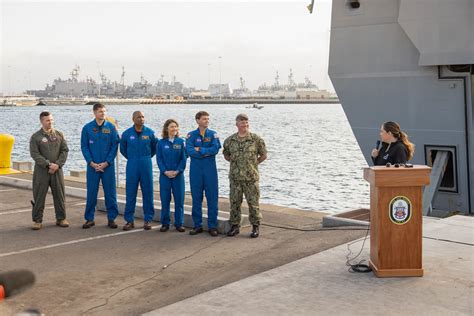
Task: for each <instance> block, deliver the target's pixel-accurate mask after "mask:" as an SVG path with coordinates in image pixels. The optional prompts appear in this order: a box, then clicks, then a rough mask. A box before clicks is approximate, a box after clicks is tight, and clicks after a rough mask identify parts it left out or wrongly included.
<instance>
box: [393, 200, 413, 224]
mask: <svg viewBox="0 0 474 316" xmlns="http://www.w3.org/2000/svg"><path fill="white" fill-rule="evenodd" d="M389 216H390V220H391V221H392V222H393V223H394V224H397V225H403V224H406V223H408V221H409V220H410V218H411V201H410V199H409V198H407V197H406V196H402V195H400V196H396V197H394V198H393V199H392V200H391V201H390V206H389Z"/></svg>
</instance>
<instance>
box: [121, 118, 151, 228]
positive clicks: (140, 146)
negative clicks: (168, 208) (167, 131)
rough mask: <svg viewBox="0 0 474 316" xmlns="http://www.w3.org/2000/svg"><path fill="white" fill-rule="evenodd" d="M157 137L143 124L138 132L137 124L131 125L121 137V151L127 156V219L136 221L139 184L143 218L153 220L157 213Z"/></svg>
mask: <svg viewBox="0 0 474 316" xmlns="http://www.w3.org/2000/svg"><path fill="white" fill-rule="evenodd" d="M156 144H157V139H156V137H155V132H154V131H153V130H152V129H150V128H148V127H146V126H143V129H142V131H141V132H140V133H137V131H136V130H135V126H132V127H130V128H129V129H127V130H126V131H125V132H123V134H122V138H121V139H120V152H121V153H122V155H123V156H124V157H125V158H127V170H126V177H127V180H126V186H125V192H126V196H127V198H126V203H125V214H124V218H125V221H127V222H128V223H130V222H133V221H134V213H135V206H136V203H137V190H138V184H140V189H141V191H142V200H143V219H144V220H145V222H151V221H152V219H153V216H154V215H155V209H154V208H153V164H152V160H151V158H152V157H153V156H154V155H155V153H156Z"/></svg>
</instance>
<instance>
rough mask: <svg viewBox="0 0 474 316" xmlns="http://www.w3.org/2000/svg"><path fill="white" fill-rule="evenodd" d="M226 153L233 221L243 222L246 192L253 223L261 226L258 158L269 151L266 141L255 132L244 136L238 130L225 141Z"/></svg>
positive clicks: (237, 223) (224, 152)
mask: <svg viewBox="0 0 474 316" xmlns="http://www.w3.org/2000/svg"><path fill="white" fill-rule="evenodd" d="M223 154H224V155H225V156H228V157H230V170H229V182H230V219H229V221H230V223H231V224H232V225H240V222H241V217H242V215H241V213H242V212H241V205H242V201H243V199H242V195H245V199H246V200H247V204H248V206H249V215H250V217H249V219H250V223H251V224H252V225H259V224H260V220H261V219H262V218H263V217H262V214H261V213H260V205H259V199H260V188H259V183H258V182H259V173H258V158H259V157H260V156H263V155H266V154H267V148H266V146H265V142H264V141H263V139H262V138H260V137H259V136H258V135H256V134H254V133H249V134H248V135H247V136H246V137H244V138H241V137H239V136H238V134H237V133H235V134H233V135H231V136H229V137H228V138H227V139H226V140H225V141H224V150H223Z"/></svg>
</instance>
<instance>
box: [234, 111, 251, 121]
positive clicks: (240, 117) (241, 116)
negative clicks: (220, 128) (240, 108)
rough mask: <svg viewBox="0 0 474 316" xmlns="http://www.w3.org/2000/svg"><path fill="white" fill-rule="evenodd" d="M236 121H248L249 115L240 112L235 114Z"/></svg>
mask: <svg viewBox="0 0 474 316" xmlns="http://www.w3.org/2000/svg"><path fill="white" fill-rule="evenodd" d="M235 120H236V121H248V120H249V117H248V116H247V114H245V113H240V114H238V115H237V117H236V118H235Z"/></svg>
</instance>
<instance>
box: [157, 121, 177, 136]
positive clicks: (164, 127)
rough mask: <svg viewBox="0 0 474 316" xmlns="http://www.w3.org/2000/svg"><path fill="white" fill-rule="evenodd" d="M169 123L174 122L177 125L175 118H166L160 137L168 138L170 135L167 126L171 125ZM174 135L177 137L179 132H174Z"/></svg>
mask: <svg viewBox="0 0 474 316" xmlns="http://www.w3.org/2000/svg"><path fill="white" fill-rule="evenodd" d="M171 123H175V124H176V126H178V127H179V124H178V121H176V120H175V119H167V120H166V122H165V124H164V125H163V130H162V131H161V137H162V138H169V136H170V135H169V134H168V127H169V126H170V125H171ZM176 137H179V132H178V133H177V134H176Z"/></svg>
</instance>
